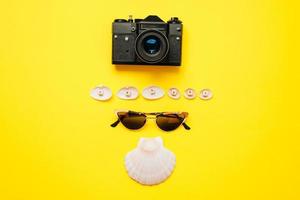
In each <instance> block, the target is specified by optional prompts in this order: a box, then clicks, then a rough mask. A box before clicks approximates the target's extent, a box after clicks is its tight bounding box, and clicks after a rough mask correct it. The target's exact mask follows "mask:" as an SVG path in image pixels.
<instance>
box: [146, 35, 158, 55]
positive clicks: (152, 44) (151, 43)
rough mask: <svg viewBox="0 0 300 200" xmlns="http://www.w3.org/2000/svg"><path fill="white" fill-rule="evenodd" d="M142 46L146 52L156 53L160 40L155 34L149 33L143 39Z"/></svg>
mask: <svg viewBox="0 0 300 200" xmlns="http://www.w3.org/2000/svg"><path fill="white" fill-rule="evenodd" d="M143 47H144V49H145V51H146V52H147V53H148V54H151V55H153V54H156V53H158V52H159V50H160V40H159V39H158V38H157V37H156V36H153V35H150V36H148V37H146V38H145V39H144V40H143Z"/></svg>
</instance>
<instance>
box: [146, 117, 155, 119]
mask: <svg viewBox="0 0 300 200" xmlns="http://www.w3.org/2000/svg"><path fill="white" fill-rule="evenodd" d="M147 119H156V117H154V116H147Z"/></svg>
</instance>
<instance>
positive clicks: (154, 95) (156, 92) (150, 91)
mask: <svg viewBox="0 0 300 200" xmlns="http://www.w3.org/2000/svg"><path fill="white" fill-rule="evenodd" d="M164 95H165V92H164V91H163V89H161V88H160V87H158V86H149V87H146V88H144V90H143V97H144V98H145V99H149V100H154V99H159V98H161V97H163V96H164Z"/></svg>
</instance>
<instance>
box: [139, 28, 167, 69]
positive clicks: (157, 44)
mask: <svg viewBox="0 0 300 200" xmlns="http://www.w3.org/2000/svg"><path fill="white" fill-rule="evenodd" d="M135 52H136V54H137V56H138V57H139V58H140V60H141V61H142V62H144V63H148V64H159V63H160V62H162V61H163V59H164V58H165V57H166V56H167V54H168V52H169V41H168V38H167V37H166V36H165V35H164V34H163V33H162V32H160V31H157V30H147V31H145V32H142V33H141V34H140V35H139V36H138V37H137V39H136V41H135Z"/></svg>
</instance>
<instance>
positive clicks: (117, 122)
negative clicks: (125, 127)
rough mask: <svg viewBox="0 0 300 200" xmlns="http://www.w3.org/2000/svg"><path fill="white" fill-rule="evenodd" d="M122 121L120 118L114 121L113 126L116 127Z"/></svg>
mask: <svg viewBox="0 0 300 200" xmlns="http://www.w3.org/2000/svg"><path fill="white" fill-rule="evenodd" d="M119 123H120V120H119V119H118V120H117V121H116V122H114V123H112V124H111V125H110V126H111V127H116V126H117V125H118V124H119Z"/></svg>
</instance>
